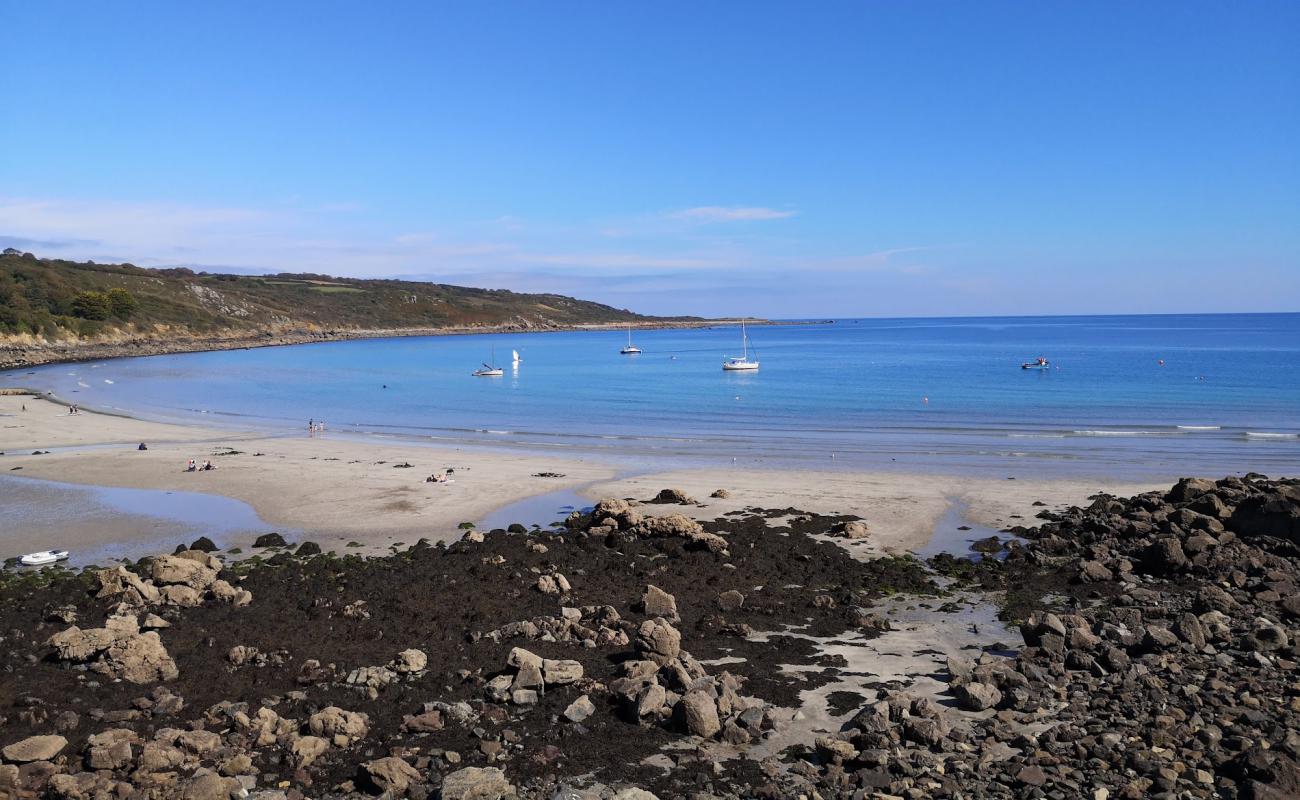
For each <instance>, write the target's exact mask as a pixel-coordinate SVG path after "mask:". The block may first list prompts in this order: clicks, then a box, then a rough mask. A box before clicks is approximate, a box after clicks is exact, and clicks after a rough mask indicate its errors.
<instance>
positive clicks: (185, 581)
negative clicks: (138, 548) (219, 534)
mask: <svg viewBox="0 0 1300 800" xmlns="http://www.w3.org/2000/svg"><path fill="white" fill-rule="evenodd" d="M214 562H215V566H214ZM220 570H221V563H220V562H219V561H217V560H216V559H215V558H213V557H212V556H210V555H208V554H207V553H200V552H197V551H194V550H184V551H182V552H180V553H177V554H176V555H171V556H156V557H155V558H154V559H153V562H152V563H151V564H150V565H149V572H150V576H151V577H152V578H153V581H154V583H157V584H161V585H170V584H182V585H184V586H188V587H190V588H191V589H197V590H200V591H202V590H203V589H206V588H208V587H209V586H211V585H212V582H213V581H215V580H216V579H217V573H218V572H219V571H220Z"/></svg>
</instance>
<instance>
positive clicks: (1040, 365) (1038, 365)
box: [1020, 356, 1052, 369]
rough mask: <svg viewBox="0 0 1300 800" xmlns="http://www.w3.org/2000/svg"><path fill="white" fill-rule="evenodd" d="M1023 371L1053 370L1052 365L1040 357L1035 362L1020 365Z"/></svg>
mask: <svg viewBox="0 0 1300 800" xmlns="http://www.w3.org/2000/svg"><path fill="white" fill-rule="evenodd" d="M1020 368H1021V369H1051V368H1052V364H1051V362H1050V361H1048V360H1047V359H1045V358H1043V357H1041V356H1039V357H1038V358H1036V359H1034V360H1033V361H1026V362H1025V363H1023V364H1021V365H1020Z"/></svg>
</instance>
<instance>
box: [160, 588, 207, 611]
mask: <svg viewBox="0 0 1300 800" xmlns="http://www.w3.org/2000/svg"><path fill="white" fill-rule="evenodd" d="M158 599H159V602H161V603H162V604H163V605H168V606H179V607H181V608H193V607H195V606H199V605H202V604H203V595H202V594H200V593H199V590H198V589H195V588H194V587H193V586H186V585H184V584H176V585H175V586H164V587H163V588H162V590H161V591H160V596H159V598H158Z"/></svg>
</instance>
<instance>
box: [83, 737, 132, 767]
mask: <svg viewBox="0 0 1300 800" xmlns="http://www.w3.org/2000/svg"><path fill="white" fill-rule="evenodd" d="M139 740H140V737H138V736H137V735H136V733H135V731H133V730H131V729H129V728H111V729H109V730H106V731H102V732H100V733H96V734H92V735H91V736H90V738H89V739H88V740H87V741H86V744H87V747H88V750H87V753H86V766H87V767H88V768H90V769H124V768H125V767H127V766H129V765H130V764H131V761H132V758H133V754H132V751H131V745H132V744H135V743H137V742H139Z"/></svg>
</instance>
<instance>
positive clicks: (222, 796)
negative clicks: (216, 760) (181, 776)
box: [180, 772, 246, 800]
mask: <svg viewBox="0 0 1300 800" xmlns="http://www.w3.org/2000/svg"><path fill="white" fill-rule="evenodd" d="M245 794H246V792H245V791H244V788H243V786H242V785H240V783H239V781H237V780H235V779H233V778H223V777H221V776H220V775H218V774H217V773H215V772H206V773H203V774H201V775H195V776H194V777H193V778H190V779H189V780H188V781H186V783H185V788H184V789H182V790H181V794H180V798H181V800H230V798H232V797H243V796H244V795H245Z"/></svg>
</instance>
